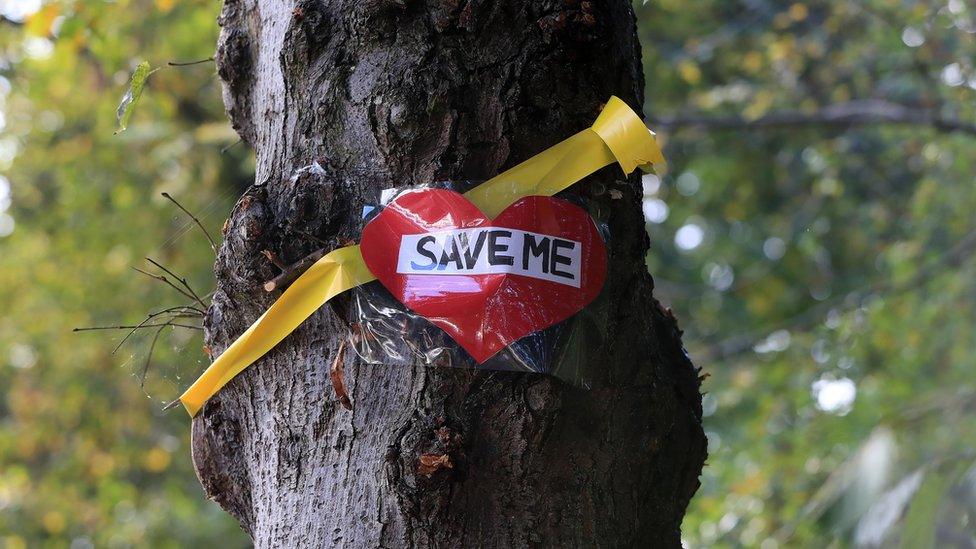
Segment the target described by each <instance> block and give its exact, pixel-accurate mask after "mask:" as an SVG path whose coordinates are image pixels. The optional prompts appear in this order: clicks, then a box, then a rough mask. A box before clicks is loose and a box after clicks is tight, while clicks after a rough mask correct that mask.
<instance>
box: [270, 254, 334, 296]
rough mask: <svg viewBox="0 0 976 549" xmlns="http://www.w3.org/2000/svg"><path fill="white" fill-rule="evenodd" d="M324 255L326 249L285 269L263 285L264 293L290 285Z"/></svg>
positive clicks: (309, 255)
mask: <svg viewBox="0 0 976 549" xmlns="http://www.w3.org/2000/svg"><path fill="white" fill-rule="evenodd" d="M325 253H326V249H325V248H320V249H318V250H315V251H314V252H312V253H310V254H308V255H307V256H305V257H303V258H301V259H299V260H298V261H296V262H294V263H292V264H291V265H289V266H287V267H285V268H284V269H282V271H281V274H279V275H278V276H276V277H274V278H272V279H271V280H269V281H267V282H265V283H264V291H266V292H273V291H275V290H276V289H278V288H284V287H285V286H287V285H289V284H291V283H292V282H294V281H295V279H296V278H298V277H299V275H301V274H302V273H304V272H305V271H306V270H308V268H309V267H311V266H312V265H313V264H314V263H315V262H316V261H318V260H320V259H322V256H324V255H325Z"/></svg>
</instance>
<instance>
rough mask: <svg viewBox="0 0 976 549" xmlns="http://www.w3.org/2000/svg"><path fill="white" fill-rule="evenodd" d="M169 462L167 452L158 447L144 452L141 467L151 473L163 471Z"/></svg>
mask: <svg viewBox="0 0 976 549" xmlns="http://www.w3.org/2000/svg"><path fill="white" fill-rule="evenodd" d="M169 462H170V456H169V452H167V451H166V450H163V449H162V448H160V447H158V446H157V447H156V448H153V449H152V450H149V451H148V452H146V455H145V457H143V459H142V464H143V466H145V468H146V470H147V471H149V472H152V473H159V472H161V471H165V470H166V468H167V467H169Z"/></svg>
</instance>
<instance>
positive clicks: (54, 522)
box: [41, 511, 67, 534]
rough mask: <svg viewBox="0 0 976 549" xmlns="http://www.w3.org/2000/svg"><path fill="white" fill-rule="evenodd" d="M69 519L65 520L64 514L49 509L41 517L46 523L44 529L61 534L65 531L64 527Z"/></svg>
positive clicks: (43, 522)
mask: <svg viewBox="0 0 976 549" xmlns="http://www.w3.org/2000/svg"><path fill="white" fill-rule="evenodd" d="M66 522H67V521H65V520H64V515H62V514H61V513H59V512H57V511H48V512H47V513H44V516H43V517H42V518H41V523H42V524H43V525H44V529H45V530H47V531H48V532H50V533H52V534H60V533H61V532H62V531H64V527H65V526H66V525H67V524H66Z"/></svg>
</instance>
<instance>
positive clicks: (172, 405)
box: [163, 399, 180, 412]
mask: <svg viewBox="0 0 976 549" xmlns="http://www.w3.org/2000/svg"><path fill="white" fill-rule="evenodd" d="M179 404H180V399H176V400H174V401H173V402H170V403H169V404H167V405H166V406H163V411H164V412H165V411H166V410H172V409H173V408H176V407H177V406H179Z"/></svg>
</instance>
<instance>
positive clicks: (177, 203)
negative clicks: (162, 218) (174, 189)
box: [161, 193, 217, 254]
mask: <svg viewBox="0 0 976 549" xmlns="http://www.w3.org/2000/svg"><path fill="white" fill-rule="evenodd" d="M161 194H162V195H163V197H164V198H166V199H167V200H169V201H170V202H172V203H173V204H176V207H177V208H179V209H181V210H183V213H185V214H186V215H188V216H190V219H192V220H193V222H194V223H196V224H197V227H200V230H201V231H203V234H205V235H207V240H209V241H210V249H212V250H213V252H214V253H215V254H216V253H217V243H216V242H214V239H213V237H211V236H210V233H209V232H207V229H205V228H204V226H203V223H200V220H199V219H197V217H196V216H195V215H193V214H191V213H190V210H187V209H186V208H184V207H183V205H182V204H180V203H179V202H177V201H176V199H175V198H173V197H172V196H170V195H169V193H161Z"/></svg>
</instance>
